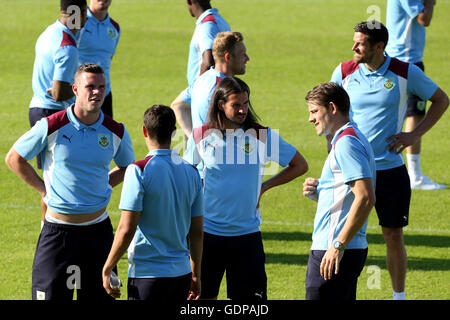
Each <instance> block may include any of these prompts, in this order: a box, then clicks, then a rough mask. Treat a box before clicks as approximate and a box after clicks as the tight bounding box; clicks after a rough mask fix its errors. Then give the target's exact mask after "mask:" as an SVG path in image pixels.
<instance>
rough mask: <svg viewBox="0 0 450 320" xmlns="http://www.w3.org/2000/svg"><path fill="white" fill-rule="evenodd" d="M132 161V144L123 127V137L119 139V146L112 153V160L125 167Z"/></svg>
mask: <svg viewBox="0 0 450 320" xmlns="http://www.w3.org/2000/svg"><path fill="white" fill-rule="evenodd" d="M133 161H134V151H133V145H132V143H131V138H130V134H129V133H128V131H127V130H126V129H125V128H124V132H123V137H122V140H121V141H120V145H119V148H118V149H117V152H116V154H115V155H114V162H115V163H116V165H118V166H119V167H122V168H123V167H126V166H128V165H129V164H130V163H132V162H133Z"/></svg>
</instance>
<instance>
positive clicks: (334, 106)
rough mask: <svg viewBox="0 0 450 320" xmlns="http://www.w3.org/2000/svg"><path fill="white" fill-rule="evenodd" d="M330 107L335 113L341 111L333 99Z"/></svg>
mask: <svg viewBox="0 0 450 320" xmlns="http://www.w3.org/2000/svg"><path fill="white" fill-rule="evenodd" d="M328 108H329V110H330V111H331V113H332V114H333V115H335V114H337V113H338V111H339V110H338V108H337V105H336V104H335V103H334V102H333V101H330V103H329V104H328Z"/></svg>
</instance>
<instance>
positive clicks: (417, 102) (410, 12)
mask: <svg viewBox="0 0 450 320" xmlns="http://www.w3.org/2000/svg"><path fill="white" fill-rule="evenodd" d="M435 4H436V0H425V1H422V0H388V2H387V9H386V27H387V29H388V30H389V42H388V45H387V47H386V52H387V53H388V54H389V55H390V56H391V57H393V58H397V59H399V60H401V61H404V62H408V63H413V64H415V65H416V66H418V67H419V68H420V69H422V71H424V68H425V67H424V65H423V62H422V57H423V50H424V48H425V32H426V31H425V27H428V26H429V25H430V23H431V18H432V17H433V9H434V5H435ZM425 106H426V101H422V100H421V99H420V98H419V97H417V96H415V95H411V96H409V97H408V108H407V110H406V122H405V131H406V132H410V131H412V130H413V129H414V128H415V127H416V126H417V125H418V124H419V123H420V121H422V119H423V118H424V116H425ZM420 147H421V140H420V139H419V140H418V141H417V142H416V143H414V144H413V145H411V146H409V147H407V148H406V160H407V163H408V174H409V178H410V180H411V189H422V190H439V189H445V188H446V186H445V185H443V184H439V183H436V182H433V181H431V180H430V178H429V177H427V176H424V175H423V173H422V170H421V168H420V149H421V148H420Z"/></svg>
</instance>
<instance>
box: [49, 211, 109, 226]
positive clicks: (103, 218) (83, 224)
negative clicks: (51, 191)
mask: <svg viewBox="0 0 450 320" xmlns="http://www.w3.org/2000/svg"><path fill="white" fill-rule="evenodd" d="M107 218H108V211H106V210H105V212H103V213H102V214H101V215H100V216H99V217H97V218H95V219H94V220H91V221H87V222H82V223H70V222H66V221H62V220H59V219H56V218H55V217H53V216H52V215H50V214H49V213H48V211H47V212H46V213H45V220H46V221H48V222H51V223H58V224H66V225H70V226H89V225H91V224H95V223H99V222H102V221H103V220H106V219H107Z"/></svg>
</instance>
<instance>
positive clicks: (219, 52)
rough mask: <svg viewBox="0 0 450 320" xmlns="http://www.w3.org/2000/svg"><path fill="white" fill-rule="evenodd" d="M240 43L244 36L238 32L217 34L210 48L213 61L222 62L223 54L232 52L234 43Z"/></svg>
mask: <svg viewBox="0 0 450 320" xmlns="http://www.w3.org/2000/svg"><path fill="white" fill-rule="evenodd" d="M242 41H244V36H243V35H242V33H240V32H237V31H235V32H233V31H225V32H219V33H218V34H217V35H216V37H215V38H214V42H213V47H212V54H213V58H214V61H219V62H224V57H225V53H227V52H233V49H234V46H235V45H236V43H238V42H242Z"/></svg>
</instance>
